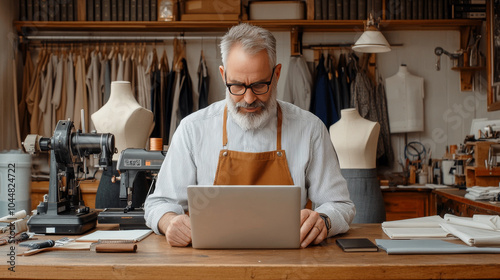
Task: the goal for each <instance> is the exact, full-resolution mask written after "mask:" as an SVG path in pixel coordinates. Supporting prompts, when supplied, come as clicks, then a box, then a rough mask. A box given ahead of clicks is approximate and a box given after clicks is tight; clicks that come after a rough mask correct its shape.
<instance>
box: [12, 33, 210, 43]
mask: <svg viewBox="0 0 500 280" xmlns="http://www.w3.org/2000/svg"><path fill="white" fill-rule="evenodd" d="M22 38H23V39H24V40H27V41H96V42H98V41H164V40H174V39H176V38H177V39H181V40H217V39H219V38H220V36H185V35H179V36H154V35H145V36H103V35H99V36H90V35H88V36H81V35H63V36H61V35H26V36H22Z"/></svg>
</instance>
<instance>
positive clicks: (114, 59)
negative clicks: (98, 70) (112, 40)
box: [108, 49, 118, 82]
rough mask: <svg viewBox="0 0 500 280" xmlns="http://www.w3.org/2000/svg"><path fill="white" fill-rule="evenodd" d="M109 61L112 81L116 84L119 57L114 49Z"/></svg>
mask: <svg viewBox="0 0 500 280" xmlns="http://www.w3.org/2000/svg"><path fill="white" fill-rule="evenodd" d="M109 55H110V56H108V59H109V61H110V64H111V81H112V82H114V81H116V76H117V75H118V56H117V54H116V53H115V51H114V49H113V50H111V53H110V54H109Z"/></svg>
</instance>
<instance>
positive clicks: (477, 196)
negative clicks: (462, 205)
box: [465, 186, 500, 200]
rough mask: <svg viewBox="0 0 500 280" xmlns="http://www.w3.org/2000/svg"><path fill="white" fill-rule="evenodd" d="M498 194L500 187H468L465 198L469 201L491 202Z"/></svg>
mask: <svg viewBox="0 0 500 280" xmlns="http://www.w3.org/2000/svg"><path fill="white" fill-rule="evenodd" d="M499 193H500V187H478V186H475V187H469V188H467V193H466V194H465V198H468V199H470V200H493V199H494V198H495V197H498V194H499Z"/></svg>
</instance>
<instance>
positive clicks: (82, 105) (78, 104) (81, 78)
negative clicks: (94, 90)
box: [73, 55, 88, 131]
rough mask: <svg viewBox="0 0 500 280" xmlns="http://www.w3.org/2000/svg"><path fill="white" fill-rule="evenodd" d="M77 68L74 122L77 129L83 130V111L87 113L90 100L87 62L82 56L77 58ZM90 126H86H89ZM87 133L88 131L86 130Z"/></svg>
mask: <svg viewBox="0 0 500 280" xmlns="http://www.w3.org/2000/svg"><path fill="white" fill-rule="evenodd" d="M76 59H77V62H76V68H75V80H76V86H75V109H74V114H73V122H74V126H75V129H82V128H83V127H82V120H81V117H80V116H81V110H82V109H84V110H85V112H87V107H88V103H87V102H88V100H87V91H86V89H85V60H84V58H83V57H82V56H81V55H78V56H77V58H76ZM87 125H88V124H86V126H87ZM85 131H88V130H87V129H85Z"/></svg>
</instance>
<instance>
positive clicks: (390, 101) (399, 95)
mask: <svg viewBox="0 0 500 280" xmlns="http://www.w3.org/2000/svg"><path fill="white" fill-rule="evenodd" d="M385 87H386V92H387V109H388V111H389V112H388V113H389V123H390V127H391V133H398V132H414V131H423V130H424V79H423V78H422V77H418V76H415V75H412V74H411V73H410V72H409V71H408V68H407V67H406V65H405V64H401V66H400V67H399V70H398V72H397V73H396V74H395V75H394V76H391V77H389V78H387V79H385Z"/></svg>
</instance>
